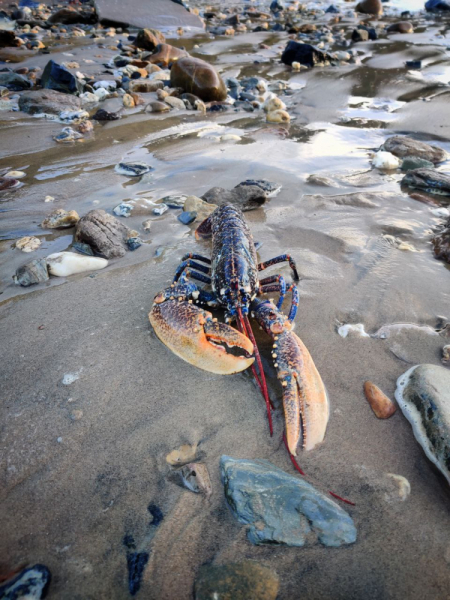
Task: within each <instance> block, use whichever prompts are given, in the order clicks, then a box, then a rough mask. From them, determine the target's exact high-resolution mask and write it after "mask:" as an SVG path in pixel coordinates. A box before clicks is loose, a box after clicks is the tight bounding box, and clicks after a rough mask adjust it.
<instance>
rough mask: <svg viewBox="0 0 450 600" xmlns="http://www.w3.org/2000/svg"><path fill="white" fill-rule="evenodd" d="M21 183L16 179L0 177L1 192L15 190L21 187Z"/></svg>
mask: <svg viewBox="0 0 450 600" xmlns="http://www.w3.org/2000/svg"><path fill="white" fill-rule="evenodd" d="M19 185H21V184H20V181H18V180H17V179H14V177H0V192H4V191H6V190H13V189H14V188H16V187H19Z"/></svg>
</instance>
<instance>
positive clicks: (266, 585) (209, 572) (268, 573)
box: [195, 560, 280, 600]
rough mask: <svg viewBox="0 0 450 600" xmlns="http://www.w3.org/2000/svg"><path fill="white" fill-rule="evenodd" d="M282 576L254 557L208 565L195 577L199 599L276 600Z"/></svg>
mask: <svg viewBox="0 0 450 600" xmlns="http://www.w3.org/2000/svg"><path fill="white" fill-rule="evenodd" d="M279 585H280V584H279V580H278V575H277V574H276V573H274V572H273V571H272V570H271V569H269V568H268V567H265V566H263V565H260V564H259V563H257V562H255V561H253V560H243V561H242V562H240V563H231V564H227V565H205V566H203V567H200V570H199V572H198V575H197V579H196V580H195V600H213V599H214V598H217V599H219V598H220V600H250V599H251V600H275V598H276V597H277V594H278V589H279Z"/></svg>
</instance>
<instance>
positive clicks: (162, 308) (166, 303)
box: [149, 294, 255, 375]
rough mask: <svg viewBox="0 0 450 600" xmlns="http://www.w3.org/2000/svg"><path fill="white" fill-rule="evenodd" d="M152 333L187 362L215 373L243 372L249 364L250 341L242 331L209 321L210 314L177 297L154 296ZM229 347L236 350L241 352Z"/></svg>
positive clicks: (250, 362)
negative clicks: (239, 351)
mask: <svg viewBox="0 0 450 600" xmlns="http://www.w3.org/2000/svg"><path fill="white" fill-rule="evenodd" d="M149 319H150V323H151V324H152V326H153V328H154V330H155V332H156V335H157V336H158V337H159V339H160V340H161V341H162V342H163V344H165V345H166V346H167V347H168V348H170V349H171V350H172V352H174V353H175V354H176V355H177V356H179V357H180V358H182V359H183V360H185V361H187V362H188V363H190V364H191V365H194V366H195V367H198V368H199V369H204V370H205V371H209V372H210V373H217V374H219V375H231V374H233V373H239V372H240V371H244V369H247V368H248V367H250V366H251V365H252V364H253V361H254V360H255V359H254V357H253V356H251V355H252V354H253V344H252V343H251V341H250V340H249V339H248V338H247V337H246V336H245V335H243V334H242V333H240V332H239V331H237V330H236V329H233V327H230V326H229V325H226V324H225V323H218V322H217V321H216V320H213V318H212V314H211V313H210V312H208V311H206V310H202V309H201V308H199V307H198V306H196V305H195V304H192V303H191V302H189V301H186V300H183V299H182V298H179V299H178V300H175V299H169V300H167V299H165V298H164V296H163V295H162V294H159V295H158V296H157V297H156V298H155V304H154V305H153V308H152V310H151V311H150V313H149ZM231 349H240V350H241V351H242V353H241V355H238V354H237V353H236V352H235V353H234V354H232V353H231V352H230V350H231Z"/></svg>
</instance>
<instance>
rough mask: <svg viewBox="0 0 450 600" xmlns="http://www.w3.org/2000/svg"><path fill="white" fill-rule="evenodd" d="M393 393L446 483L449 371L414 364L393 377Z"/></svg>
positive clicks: (449, 433)
mask: <svg viewBox="0 0 450 600" xmlns="http://www.w3.org/2000/svg"><path fill="white" fill-rule="evenodd" d="M395 397H396V399H397V402H398V405H399V407H400V409H401V410H402V412H403V414H404V415H405V417H406V418H407V419H408V421H409V422H410V423H411V426H412V428H413V432H414V436H415V438H416V440H417V441H418V442H419V443H420V445H421V446H422V448H423V449H424V451H425V454H426V455H427V457H428V458H429V459H430V460H431V462H433V463H434V464H435V465H436V466H437V468H438V469H439V470H440V471H441V472H442V473H443V475H444V477H445V478H446V479H447V481H448V482H449V483H450V371H449V370H448V369H446V368H445V367H440V366H436V365H426V364H424V365H416V366H414V367H412V368H411V369H409V370H408V371H406V373H404V374H403V375H401V377H399V379H398V380H397V389H396V392H395Z"/></svg>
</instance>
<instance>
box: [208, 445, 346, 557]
mask: <svg viewBox="0 0 450 600" xmlns="http://www.w3.org/2000/svg"><path fill="white" fill-rule="evenodd" d="M220 466H221V471H222V481H223V484H224V488H225V497H226V499H227V502H228V505H229V507H230V508H231V511H232V512H233V514H234V516H235V517H236V518H237V520H238V521H239V522H240V523H243V524H246V525H249V526H250V527H249V529H248V533H247V537H248V539H249V540H250V542H252V544H286V545H288V546H304V545H305V544H306V543H307V542H310V541H313V540H314V538H317V539H318V541H320V542H321V543H322V544H323V545H325V546H331V547H338V546H342V545H344V544H352V543H353V542H355V541H356V528H355V525H354V523H353V520H352V518H351V517H350V515H348V514H347V513H346V512H345V511H344V510H343V509H342V508H341V507H340V506H338V505H337V504H336V503H335V502H333V500H331V499H330V498H329V497H328V496H325V495H324V494H322V493H321V492H319V491H318V490H316V489H315V488H314V487H313V486H312V485H311V484H309V483H307V482H306V481H305V480H304V479H300V478H299V477H295V476H293V475H288V474H287V473H285V472H284V471H282V470H281V469H278V468H277V467H275V466H274V465H272V464H271V463H270V462H269V461H267V460H247V459H242V460H239V459H235V458H231V457H230V456H222V458H221V459H220Z"/></svg>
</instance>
